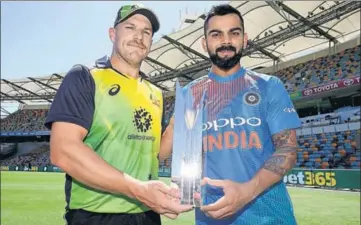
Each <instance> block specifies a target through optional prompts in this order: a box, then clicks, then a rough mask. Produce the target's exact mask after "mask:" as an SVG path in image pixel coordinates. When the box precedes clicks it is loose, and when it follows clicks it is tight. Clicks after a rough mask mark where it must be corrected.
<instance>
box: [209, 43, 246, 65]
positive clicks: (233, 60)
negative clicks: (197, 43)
mask: <svg viewBox="0 0 361 225" xmlns="http://www.w3.org/2000/svg"><path fill="white" fill-rule="evenodd" d="M223 50H228V51H233V52H234V56H232V57H224V58H221V57H219V56H218V55H217V53H218V52H220V51H223ZM236 51H237V50H236V48H235V47H233V46H230V45H229V46H222V47H219V48H217V49H216V52H215V53H214V54H213V53H211V52H210V51H209V49H208V54H209V58H210V60H211V61H212V63H213V64H214V65H216V66H217V67H219V68H220V69H222V70H225V71H227V70H230V69H232V68H233V67H234V66H235V65H237V64H238V63H239V60H241V57H242V53H243V48H241V49H240V50H239V52H236Z"/></svg>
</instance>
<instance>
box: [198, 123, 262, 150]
mask: <svg viewBox="0 0 361 225" xmlns="http://www.w3.org/2000/svg"><path fill="white" fill-rule="evenodd" d="M261 124H262V120H261V119H260V118H258V117H249V118H244V117H239V116H237V117H234V118H228V119H225V118H224V119H223V118H222V119H218V120H213V121H210V122H207V123H205V124H203V126H202V130H203V131H215V133H213V134H210V135H207V136H205V137H203V150H204V151H210V152H212V151H214V150H235V149H242V150H247V149H254V148H256V149H261V148H262V142H261V139H260V137H259V135H258V132H256V131H251V132H249V131H247V129H243V130H241V131H240V132H239V131H237V132H236V131H234V129H235V128H237V127H242V126H244V127H245V128H246V127H247V126H249V127H259V126H261ZM221 128H226V129H225V131H223V130H222V129H221Z"/></svg>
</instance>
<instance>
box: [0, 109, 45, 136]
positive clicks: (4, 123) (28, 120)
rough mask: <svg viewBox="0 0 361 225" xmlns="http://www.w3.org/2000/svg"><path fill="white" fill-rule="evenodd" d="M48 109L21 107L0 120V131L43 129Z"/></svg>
mask: <svg viewBox="0 0 361 225" xmlns="http://www.w3.org/2000/svg"><path fill="white" fill-rule="evenodd" d="M47 112H48V110H46V109H23V110H20V111H17V112H15V113H13V114H10V115H9V116H8V117H6V118H4V119H2V120H1V132H31V131H44V130H47V128H45V127H44V121H45V118H46V115H47Z"/></svg>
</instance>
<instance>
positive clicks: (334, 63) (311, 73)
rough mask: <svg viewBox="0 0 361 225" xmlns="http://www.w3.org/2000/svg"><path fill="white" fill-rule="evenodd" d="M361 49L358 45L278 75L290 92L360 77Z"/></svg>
mask: <svg viewBox="0 0 361 225" xmlns="http://www.w3.org/2000/svg"><path fill="white" fill-rule="evenodd" d="M360 49H361V46H360V45H358V46H356V47H354V48H349V49H346V50H343V51H341V52H339V53H337V54H333V55H330V56H324V57H320V58H317V59H315V60H311V61H308V62H306V63H301V64H298V65H296V66H292V67H288V68H285V69H282V70H280V71H278V72H277V75H278V76H279V77H280V79H281V80H282V81H283V82H284V83H285V84H286V86H287V90H288V91H290V92H293V91H299V90H303V89H305V88H312V87H316V86H319V85H320V84H327V83H328V82H332V81H336V80H341V79H345V78H351V77H356V76H360Z"/></svg>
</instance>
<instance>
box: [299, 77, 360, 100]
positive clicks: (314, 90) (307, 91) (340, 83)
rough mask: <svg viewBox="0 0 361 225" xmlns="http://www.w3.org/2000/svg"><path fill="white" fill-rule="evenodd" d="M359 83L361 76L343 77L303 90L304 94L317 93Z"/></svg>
mask: <svg viewBox="0 0 361 225" xmlns="http://www.w3.org/2000/svg"><path fill="white" fill-rule="evenodd" d="M357 84H360V77H353V78H348V79H343V80H339V81H335V82H332V83H328V84H324V85H321V86H317V87H314V88H307V89H305V90H303V91H302V96H311V95H317V94H320V93H323V92H327V91H333V90H337V89H340V88H345V87H350V86H353V85H357Z"/></svg>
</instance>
